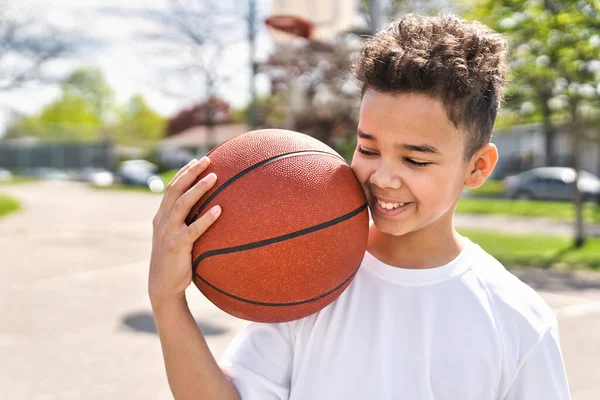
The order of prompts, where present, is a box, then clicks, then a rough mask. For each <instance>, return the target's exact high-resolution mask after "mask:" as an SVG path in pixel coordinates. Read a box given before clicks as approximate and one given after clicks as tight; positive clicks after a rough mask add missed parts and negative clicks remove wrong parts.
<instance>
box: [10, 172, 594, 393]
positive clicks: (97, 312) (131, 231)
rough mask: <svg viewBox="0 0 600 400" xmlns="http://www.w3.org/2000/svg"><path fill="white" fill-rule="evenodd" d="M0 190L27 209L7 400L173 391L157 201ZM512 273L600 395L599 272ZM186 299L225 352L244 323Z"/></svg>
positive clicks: (16, 250) (19, 218) (13, 256)
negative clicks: (161, 317) (151, 267)
mask: <svg viewBox="0 0 600 400" xmlns="http://www.w3.org/2000/svg"><path fill="white" fill-rule="evenodd" d="M0 192H7V193H9V194H10V195H12V196H14V197H17V198H19V199H21V201H22V202H23V207H24V209H23V210H22V211H21V212H19V213H16V214H12V215H9V216H7V217H5V218H2V219H1V220H0V255H1V260H2V261H1V262H0V304H1V305H2V310H3V311H4V312H3V318H2V324H1V325H0V359H1V360H3V362H2V363H0V388H1V392H0V398H3V399H9V400H31V399H40V400H41V399H44V400H45V399H78V400H79V399H83V398H85V399H88V400H95V399H103V400H104V399H107V398H117V399H169V398H172V397H171V394H170V391H169V388H168V385H167V381H166V377H165V373H164V370H163V365H162V356H161V352H160V345H159V342H158V337H157V335H156V329H155V326H154V322H153V319H152V315H151V312H150V305H149V302H148V299H147V295H146V277H147V268H148V259H149V254H150V241H151V220H152V217H153V215H154V213H155V212H156V210H157V208H158V204H159V202H160V196H157V195H153V194H145V193H138V192H132V191H126V192H120V191H111V190H94V189H91V188H88V187H87V186H85V185H83V184H79V183H71V182H44V183H35V184H23V185H15V186H2V187H0ZM458 222H459V225H461V224H460V220H459V221H458ZM505 222H507V221H505ZM508 222H511V223H507V224H506V225H507V226H510V225H511V224H512V221H508ZM472 223H473V222H472ZM529 225H531V224H529ZM461 226H462V225H461ZM492 226H498V225H492ZM488 227H489V226H488ZM545 232H546V233H549V232H548V231H547V230H545ZM515 273H516V274H517V275H518V276H520V277H521V278H522V279H523V280H525V281H526V282H528V283H529V284H531V285H532V286H533V287H534V288H536V289H537V290H538V291H539V292H540V294H541V295H542V296H543V297H544V298H545V300H546V301H547V302H548V303H549V304H550V305H551V306H552V307H553V309H554V310H555V312H556V314H557V316H558V318H559V322H560V327H561V338H562V346H563V352H564V357H565V360H566V363H567V372H568V374H569V379H570V383H571V390H572V393H573V399H576V400H592V399H593V400H598V398H599V397H600V380H599V379H598V376H600V341H599V340H598V335H599V334H600V274H591V273H578V274H566V273H549V272H547V271H539V270H534V269H524V270H518V271H515ZM189 299H190V305H191V309H192V311H193V312H194V314H195V316H196V319H197V321H198V324H199V325H200V327H201V329H202V330H203V331H204V333H205V335H206V336H207V340H208V342H209V345H210V346H211V349H212V350H213V351H214V353H215V355H216V356H217V357H218V356H219V355H220V354H221V353H222V351H223V350H224V349H225V347H226V346H227V344H228V343H229V341H230V340H231V338H232V337H233V335H234V334H235V333H236V332H237V331H238V330H239V329H240V328H241V327H242V326H243V325H244V324H245V322H244V321H241V320H236V319H235V318H233V317H230V316H228V315H226V314H224V313H223V312H221V311H220V310H218V309H217V308H216V307H214V306H213V305H212V304H211V303H210V302H209V301H207V300H206V299H204V298H203V297H202V296H201V295H200V293H199V292H198V291H197V290H196V289H195V288H193V287H192V288H190V290H189Z"/></svg>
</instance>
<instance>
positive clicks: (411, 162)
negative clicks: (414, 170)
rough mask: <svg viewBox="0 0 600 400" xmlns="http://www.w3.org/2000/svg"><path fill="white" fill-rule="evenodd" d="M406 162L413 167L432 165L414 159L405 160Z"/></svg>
mask: <svg viewBox="0 0 600 400" xmlns="http://www.w3.org/2000/svg"><path fill="white" fill-rule="evenodd" d="M405 161H406V162H407V163H409V164H411V165H414V166H415V167H426V166H428V165H431V163H430V162H419V161H415V160H413V159H412V158H405Z"/></svg>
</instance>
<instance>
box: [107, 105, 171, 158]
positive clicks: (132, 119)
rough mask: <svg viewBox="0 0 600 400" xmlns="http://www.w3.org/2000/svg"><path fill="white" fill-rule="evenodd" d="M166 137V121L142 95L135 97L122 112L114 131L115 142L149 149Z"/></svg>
mask: <svg viewBox="0 0 600 400" xmlns="http://www.w3.org/2000/svg"><path fill="white" fill-rule="evenodd" d="M164 136H165V119H164V118H163V117H161V116H160V115H159V114H157V113H156V112H155V111H154V110H152V108H150V106H148V104H147V103H146V101H145V100H144V98H143V97H142V96H140V95H135V96H133V97H132V98H131V99H130V100H129V103H128V104H127V105H126V106H125V107H124V108H123V109H122V110H121V112H120V118H119V122H118V123H117V124H116V127H115V131H114V138H115V141H116V142H117V143H119V144H127V145H134V146H141V147H149V146H152V145H154V144H155V143H156V142H157V141H159V140H161V139H162V138H163V137H164Z"/></svg>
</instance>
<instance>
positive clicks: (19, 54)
mask: <svg viewBox="0 0 600 400" xmlns="http://www.w3.org/2000/svg"><path fill="white" fill-rule="evenodd" d="M73 43H74V42H73V40H72V39H70V38H68V37H67V34H65V33H64V32H61V31H60V30H59V29H57V28H54V27H52V26H49V25H47V24H44V23H43V22H41V21H38V20H35V19H33V18H30V17H28V18H25V17H19V16H17V15H14V14H13V13H11V10H9V8H8V7H7V5H6V3H2V4H0V92H1V91H7V90H12V89H16V88H18V87H20V86H22V85H23V84H24V83H26V82H29V83H31V82H47V81H50V80H51V78H50V77H49V76H48V75H46V74H45V73H44V67H45V66H46V65H48V64H49V63H51V62H52V61H53V60H55V59H57V58H59V57H63V56H65V55H67V54H69V53H70V52H71V51H72V50H73V48H74V46H73Z"/></svg>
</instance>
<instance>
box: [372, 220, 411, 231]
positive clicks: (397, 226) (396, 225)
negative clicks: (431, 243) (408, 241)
mask: <svg viewBox="0 0 600 400" xmlns="http://www.w3.org/2000/svg"><path fill="white" fill-rule="evenodd" d="M373 224H374V225H375V227H376V228H377V230H378V231H379V232H381V233H385V234H387V235H392V236H403V235H406V234H407V233H410V229H407V227H406V226H405V225H404V224H402V223H401V222H392V221H384V220H382V219H381V218H378V217H377V216H375V217H374V218H373ZM401 224H402V225H401Z"/></svg>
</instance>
